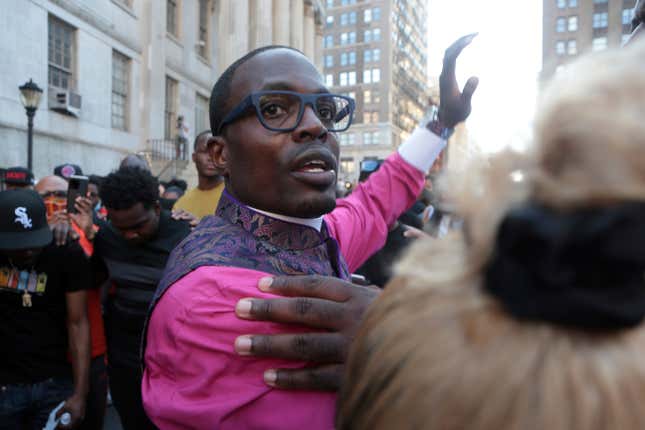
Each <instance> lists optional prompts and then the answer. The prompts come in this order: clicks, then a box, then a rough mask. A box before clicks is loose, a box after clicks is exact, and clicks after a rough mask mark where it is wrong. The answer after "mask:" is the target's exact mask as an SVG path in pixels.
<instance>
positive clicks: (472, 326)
mask: <svg viewBox="0 0 645 430" xmlns="http://www.w3.org/2000/svg"><path fill="white" fill-rule="evenodd" d="M635 10H636V17H635V20H634V26H633V27H634V33H633V36H632V40H630V42H629V45H631V46H627V47H625V48H624V49H621V50H616V51H612V52H606V53H602V54H595V55H592V56H589V57H586V58H583V59H582V60H580V61H579V62H578V63H576V64H573V65H571V66H570V67H569V68H568V69H567V70H566V71H564V72H562V73H561V74H559V75H558V76H557V77H556V79H555V80H554V81H553V82H552V83H551V85H550V87H549V88H548V89H547V90H545V95H544V99H543V102H542V105H541V107H540V109H539V114H538V117H537V118H536V122H535V136H534V141H533V142H532V145H531V150H530V151H528V152H527V153H524V154H507V153H505V154H500V155H497V156H494V157H492V158H491V159H490V160H489V162H488V163H487V164H486V165H485V166H480V169H476V168H473V171H472V175H470V177H469V178H467V180H462V181H461V183H451V181H450V180H447V181H446V184H447V186H448V187H449V190H450V194H451V206H450V209H449V210H448V209H446V207H445V206H440V205H437V204H436V203H435V204H434V205H431V203H433V202H432V198H431V197H429V196H431V195H432V193H431V191H432V192H433V193H434V192H436V190H433V189H432V188H433V187H434V184H432V183H431V181H432V180H434V177H435V171H434V170H433V165H435V163H436V162H437V160H438V158H439V157H440V156H441V154H442V152H443V151H444V150H445V148H446V145H447V142H448V139H449V138H450V135H451V133H452V130H454V128H455V126H457V125H458V124H460V123H462V122H463V121H465V120H466V119H467V118H468V116H469V115H470V111H471V98H472V96H473V94H474V93H475V91H476V88H477V86H478V81H477V79H476V78H471V79H469V80H468V82H467V83H466V85H465V86H464V88H463V89H460V88H459V87H458V85H457V81H456V78H455V67H456V62H457V59H458V57H459V55H460V53H461V52H462V50H463V49H465V48H466V47H467V46H468V45H469V44H470V43H471V41H472V40H473V38H474V37H475V35H469V36H465V37H462V38H460V39H459V40H457V41H456V42H455V43H454V44H453V45H451V46H450V47H449V48H448V49H447V50H446V54H445V58H444V64H443V70H442V74H441V79H440V86H441V95H440V103H439V105H438V108H436V109H434V110H433V112H432V115H431V116H430V119H429V120H428V121H427V122H425V123H423V124H420V125H419V127H418V128H417V129H416V130H415V131H414V132H413V133H412V135H411V136H410V137H409V139H408V140H406V141H405V142H404V143H403V144H402V145H401V146H400V147H399V148H398V149H397V151H396V152H395V153H393V154H392V155H391V156H389V157H388V158H387V159H385V160H373V161H374V162H373V163H366V164H365V166H364V169H362V170H364V172H363V173H364V175H362V178H361V182H360V183H359V184H358V185H357V186H356V187H354V189H353V190H352V192H351V193H350V194H349V195H347V196H346V197H343V198H337V184H336V180H337V169H338V166H339V161H338V160H339V143H338V139H337V134H338V133H342V132H344V131H345V130H347V129H348V128H349V127H350V126H351V123H352V119H353V114H354V108H355V105H354V101H353V100H352V99H351V98H349V97H347V96H344V95H338V94H331V93H329V92H328V90H327V89H326V88H325V86H324V84H323V79H322V77H321V75H320V73H319V72H318V71H317V70H316V69H315V67H314V66H313V65H312V64H311V62H310V61H309V60H308V59H307V58H306V57H305V56H304V55H303V54H302V53H301V52H299V51H297V50H295V49H292V48H288V47H284V46H268V47H263V48H260V49H256V50H254V51H252V52H250V53H248V54H247V55H245V56H244V57H242V58H240V59H239V60H238V61H236V62H235V63H233V64H232V65H231V66H230V67H229V68H228V69H226V70H225V71H224V73H223V74H222V75H221V76H220V77H219V79H218V80H217V82H216V83H215V85H214V87H213V91H212V94H211V99H210V121H211V130H209V131H204V132H202V133H200V134H198V135H197V137H196V138H195V141H194V145H193V155H192V159H193V161H194V163H195V167H196V169H197V173H198V184H197V186H196V187H195V188H193V189H190V190H187V186H186V183H185V182H183V181H181V180H177V179H175V180H173V181H171V182H169V183H163V184H162V183H160V182H159V180H158V178H156V177H155V176H154V175H153V174H152V172H151V171H150V168H149V166H148V164H147V163H146V160H145V159H144V158H142V157H140V156H137V155H129V156H127V157H125V158H124V159H123V161H122V162H121V164H120V165H119V166H118V167H117V166H115V170H114V171H112V172H111V173H110V174H108V175H107V176H105V177H99V176H95V175H89V176H87V177H84V176H83V172H82V168H81V166H78V165H75V164H73V163H69V164H64V165H60V166H57V167H55V168H54V169H53V171H52V173H53V174H52V175H50V176H45V177H43V178H39V179H38V181H35V178H34V175H33V174H32V172H30V171H29V170H28V169H25V168H22V167H16V168H9V169H6V171H5V175H4V186H5V187H6V190H5V191H0V315H2V320H3V324H2V325H0V340H1V341H2V343H3V345H5V352H4V354H2V357H1V358H0V387H1V389H0V429H5V428H6V429H42V428H44V427H45V425H46V423H47V422H48V420H49V421H50V422H51V421H52V420H53V421H54V422H55V425H58V428H75V429H76V428H80V429H101V428H102V427H103V421H104V415H105V410H106V399H107V397H108V391H109V393H110V395H111V399H112V402H113V404H114V406H115V408H116V410H117V412H118V414H119V417H120V419H121V423H122V425H123V427H124V429H126V430H130V429H148V428H150V429H154V428H161V429H186V428H194V429H207V428H208V429H211V428H219V429H244V428H249V429H271V428H275V429H292V428H293V429H296V428H298V429H300V428H304V427H306V428H311V429H333V428H338V429H367V428H370V429H371V428H382V429H389V428H399V427H401V428H429V429H442V430H443V429H464V428H468V429H481V430H488V429H538V428H550V429H556V430H558V429H571V428H574V429H607V428H621V429H637V428H641V427H642V426H643V425H644V424H643V423H645V416H644V415H643V412H642V409H641V408H640V404H639V403H640V401H641V399H642V398H641V397H640V396H641V393H643V392H644V391H645V366H644V365H643V364H641V362H642V360H641V359H640V354H641V352H642V350H643V349H644V348H645V343H643V342H645V328H643V325H642V322H643V319H644V318H645V278H644V274H645V252H643V250H642V249H641V246H640V244H641V243H642V242H641V239H642V240H643V241H645V228H644V227H643V218H641V215H643V214H642V213H641V209H643V210H645V206H643V202H641V200H642V199H643V198H644V197H645V191H644V190H645V180H644V179H643V174H642V172H643V166H645V149H644V148H645V141H644V139H645V123H644V122H643V121H642V109H641V106H640V105H641V104H642V99H643V97H644V96H645V79H644V78H643V77H644V76H645V62H643V58H645V45H644V44H643V41H640V42H639V40H638V39H639V36H638V35H639V33H640V32H641V31H642V28H643V18H644V15H645V0H639V1H638V3H637V7H636V9H635ZM590 71H593V72H590ZM518 172H521V177H522V178H523V179H522V180H520V181H518V180H517V175H516V173H518ZM79 178H81V179H80V180H85V181H86V182H87V191H86V192H85V190H84V189H83V190H84V195H79V196H77V197H73V198H72V200H71V201H70V198H69V195H70V193H71V192H72V190H73V189H74V187H75V186H76V185H75V184H76V182H74V181H78V180H79ZM428 179H431V181H428ZM429 209H430V210H436V211H443V212H444V213H451V214H452V213H453V212H454V213H456V214H459V219H460V220H461V221H460V222H458V223H457V222H450V221H449V222H448V223H447V224H446V223H444V222H443V221H440V222H439V223H438V224H439V225H433V224H432V223H431V222H429V219H432V217H431V216H430V215H429V214H428V210H429ZM435 219H436V218H435ZM444 224H446V225H444ZM448 224H450V225H451V227H452V228H448V227H447V225H448ZM428 232H431V234H428ZM641 234H643V235H644V237H643V238H641V237H640V235H641ZM397 261H398V263H397ZM393 267H396V270H394V271H393V270H392V268H393ZM358 275H362V276H358ZM368 308H369V309H368ZM346 362H347V365H345V363H346Z"/></svg>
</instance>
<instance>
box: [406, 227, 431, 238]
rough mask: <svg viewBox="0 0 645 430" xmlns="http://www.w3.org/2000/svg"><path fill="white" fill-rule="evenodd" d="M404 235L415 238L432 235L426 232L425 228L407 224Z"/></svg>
mask: <svg viewBox="0 0 645 430" xmlns="http://www.w3.org/2000/svg"><path fill="white" fill-rule="evenodd" d="M403 236H404V237H409V238H414V239H422V238H424V237H430V235H429V234H428V233H426V232H425V231H423V230H419V229H418V228H414V227H410V226H407V228H406V229H405V231H404V232H403Z"/></svg>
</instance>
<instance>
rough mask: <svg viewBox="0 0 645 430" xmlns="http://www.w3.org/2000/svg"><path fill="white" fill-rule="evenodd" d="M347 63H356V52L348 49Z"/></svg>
mask: <svg viewBox="0 0 645 430" xmlns="http://www.w3.org/2000/svg"><path fill="white" fill-rule="evenodd" d="M349 64H356V52H355V51H350V52H349Z"/></svg>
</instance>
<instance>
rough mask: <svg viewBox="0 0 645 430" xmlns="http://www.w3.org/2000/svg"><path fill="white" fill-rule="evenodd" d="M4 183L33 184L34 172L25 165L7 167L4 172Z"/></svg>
mask: <svg viewBox="0 0 645 430" xmlns="http://www.w3.org/2000/svg"><path fill="white" fill-rule="evenodd" d="M4 182H5V184H12V185H33V184H34V174H33V173H31V170H29V169H27V168H26V167H9V168H8V169H7V170H5V174H4Z"/></svg>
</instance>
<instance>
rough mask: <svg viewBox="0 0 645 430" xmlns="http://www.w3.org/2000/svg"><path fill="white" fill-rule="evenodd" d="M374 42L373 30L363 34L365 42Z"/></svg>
mask: <svg viewBox="0 0 645 430" xmlns="http://www.w3.org/2000/svg"><path fill="white" fill-rule="evenodd" d="M371 41H372V30H365V33H363V42H365V43H370V42H371Z"/></svg>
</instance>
